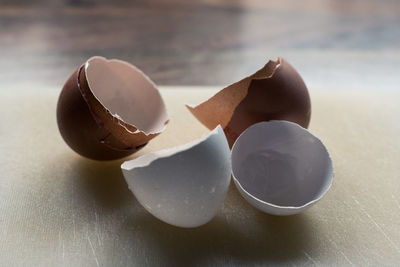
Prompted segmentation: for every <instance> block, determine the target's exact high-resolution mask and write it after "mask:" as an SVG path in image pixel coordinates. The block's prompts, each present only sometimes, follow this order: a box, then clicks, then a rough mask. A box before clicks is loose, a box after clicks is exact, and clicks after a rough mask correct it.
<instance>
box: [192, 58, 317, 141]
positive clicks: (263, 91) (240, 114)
mask: <svg viewBox="0 0 400 267" xmlns="http://www.w3.org/2000/svg"><path fill="white" fill-rule="evenodd" d="M187 108H188V109H189V110H190V111H191V112H192V114H193V115H194V116H195V117H196V118H197V119H198V120H199V121H200V122H201V123H203V124H204V125H205V126H206V127H208V128H209V129H213V128H215V126H216V125H218V124H220V125H221V126H222V128H223V129H224V131H225V134H226V136H227V138H228V142H229V145H230V146H232V145H233V143H234V142H235V140H236V139H237V137H238V136H239V135H240V134H241V133H242V132H243V131H244V130H245V129H247V127H249V126H250V125H252V124H254V123H257V122H261V121H269V120H287V121H292V122H295V123H298V124H300V125H301V126H303V127H305V128H307V127H308V124H309V122H310V116H311V101H310V96H309V94H308V90H307V87H306V85H305V84H304V82H303V80H302V78H301V77H300V75H299V74H298V73H297V71H296V70H295V69H294V68H293V67H292V66H291V65H290V64H289V63H288V62H286V61H285V60H283V59H282V58H278V59H277V60H276V61H269V62H268V63H267V64H266V65H265V66H264V67H263V68H261V69H260V70H258V71H257V72H256V73H254V74H253V75H251V76H249V77H246V78H244V79H243V80H240V81H239V82H236V83H234V84H231V85H229V86H228V87H226V88H224V89H222V90H221V91H219V92H218V93H217V94H215V95H214V96H212V97H211V98H210V99H208V100H207V101H205V102H203V103H201V104H199V105H197V106H195V105H187Z"/></svg>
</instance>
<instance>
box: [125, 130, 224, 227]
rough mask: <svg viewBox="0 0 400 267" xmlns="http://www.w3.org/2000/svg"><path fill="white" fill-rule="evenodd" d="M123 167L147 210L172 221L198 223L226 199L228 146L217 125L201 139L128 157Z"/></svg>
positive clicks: (176, 222) (127, 179)
mask: <svg viewBox="0 0 400 267" xmlns="http://www.w3.org/2000/svg"><path fill="white" fill-rule="evenodd" d="M121 168H122V171H123V174H124V177H125V180H126V182H127V183H128V185H129V188H130V190H131V191H132V192H133V194H134V195H135V196H136V198H137V200H138V201H139V202H140V203H141V204H142V205H143V207H144V208H145V209H146V210H148V211H149V212H150V213H151V214H153V215H154V216H155V217H157V218H158V219H160V220H162V221H164V222H166V223H169V224H172V225H175V226H180V227H197V226H200V225H203V224H205V223H207V222H208V221H210V220H211V219H212V218H213V217H214V216H215V215H216V213H217V212H218V210H219V209H220V207H221V205H222V203H223V201H224V199H225V196H226V192H227V190H228V187H229V182H230V176H231V160H230V150H229V146H228V142H227V140H226V137H225V134H224V131H223V130H222V128H221V126H218V127H217V128H215V129H214V130H213V131H211V132H210V133H209V134H208V135H207V136H205V137H203V138H201V139H199V140H196V141H193V142H191V143H188V144H185V145H182V146H178V147H174V148H170V149H166V150H161V151H158V152H152V153H149V154H146V155H144V156H141V157H139V158H136V159H133V160H130V161H126V162H124V163H123V164H122V166H121Z"/></svg>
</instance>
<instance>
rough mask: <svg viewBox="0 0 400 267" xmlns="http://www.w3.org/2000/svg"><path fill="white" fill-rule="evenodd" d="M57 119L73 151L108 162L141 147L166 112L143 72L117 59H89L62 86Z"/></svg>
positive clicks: (157, 130)
mask: <svg viewBox="0 0 400 267" xmlns="http://www.w3.org/2000/svg"><path fill="white" fill-rule="evenodd" d="M57 122H58V127H59V130H60V133H61V135H62V137H63V138H64V140H65V142H66V143H67V144H68V145H69V146H70V147H71V148H72V149H73V150H75V151H76V152H77V153H79V154H80V155H82V156H85V157H88V158H92V159H97V160H110V159H117V158H122V157H124V156H127V155H129V154H132V153H134V152H136V151H137V150H138V149H140V148H141V147H143V146H144V145H145V144H146V143H147V142H148V141H149V140H150V139H152V138H153V137H155V136H156V135H158V134H159V133H161V132H162V131H163V130H164V129H165V126H166V124H167V123H168V115H167V112H166V108H165V104H164V102H163V100H162V98H161V95H160V93H159V91H158V90H157V88H156V87H155V84H154V83H153V82H152V81H151V80H150V79H149V78H148V77H147V76H146V75H145V74H144V73H143V72H141V71H140V70H139V69H137V68H136V67H134V66H132V65H130V64H128V63H126V62H124V61H121V60H115V59H112V60H107V59H105V58H103V57H92V58H90V59H89V60H88V61H87V62H86V63H85V64H83V65H82V66H81V67H79V68H78V69H77V70H76V71H75V72H74V73H73V74H72V76H71V77H70V78H69V80H68V81H67V82H66V84H65V85H64V87H63V89H62V91H61V94H60V97H59V100H58V104H57Z"/></svg>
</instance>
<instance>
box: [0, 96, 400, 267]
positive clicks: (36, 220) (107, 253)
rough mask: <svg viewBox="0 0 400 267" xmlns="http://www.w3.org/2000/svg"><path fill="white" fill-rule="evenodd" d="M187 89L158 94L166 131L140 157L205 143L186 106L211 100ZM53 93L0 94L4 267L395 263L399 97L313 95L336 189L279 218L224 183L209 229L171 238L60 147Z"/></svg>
mask: <svg viewBox="0 0 400 267" xmlns="http://www.w3.org/2000/svg"><path fill="white" fill-rule="evenodd" d="M186 89H187V90H186ZM186 89H185V90H179V89H176V88H174V90H163V91H162V93H163V95H164V97H165V101H166V104H167V108H168V111H169V114H170V117H171V123H170V124H169V125H168V129H167V131H166V132H165V133H163V134H161V135H160V136H159V137H157V138H155V139H154V140H153V141H152V142H151V143H150V144H149V145H148V146H147V147H145V148H144V149H143V150H142V151H140V153H139V154H138V155H142V154H143V153H146V152H149V151H152V150H158V149H162V148H167V147H171V146H173V145H178V144H181V143H184V142H189V141H191V140H193V139H195V138H197V137H199V136H201V135H202V134H204V133H206V132H207V130H206V129H205V128H204V127H203V126H202V125H201V124H199V123H198V122H197V121H196V119H194V118H192V117H191V115H190V114H189V113H188V112H187V111H186V108H185V107H184V106H183V103H184V102H189V103H198V102H200V101H201V100H202V99H206V98H207V97H208V96H210V95H212V94H213V93H215V90H211V89H207V90H206V89H199V88H198V89H193V88H186ZM58 92H59V88H47V89H46V88H42V89H40V90H32V89H31V88H29V89H26V90H25V89H24V88H8V89H7V88H2V89H1V90H0V114H1V115H0V241H1V242H0V265H2V266H27V265H30V266H143V265H152V266H178V265H185V266H189V265H191V266H205V265H210V266H220V265H221V264H231V265H265V264H281V265H287V266H293V265H295V266H302V265H303V266H309V265H362V266H366V265H373V266H378V265H379V266H393V265H396V264H398V263H399V262H400V224H399V221H400V195H399V192H400V176H399V170H398V164H399V162H400V141H399V140H400V139H399V138H398V137H399V136H400V124H399V123H398V114H400V106H399V105H398V100H399V99H400V94H399V93H395V92H392V91H382V90H381V91H379V92H378V91H375V92H374V91H345V90H343V91H339V90H338V91H323V90H316V89H314V90H311V96H312V103H313V115H312V120H311V126H310V128H311V130H312V132H314V133H315V134H316V135H317V136H319V137H320V138H321V140H322V141H323V142H324V144H325V145H326V146H327V148H328V150H329V152H330V154H331V156H332V159H333V163H334V167H335V179H334V183H333V185H332V188H331V190H330V191H329V192H328V194H327V195H326V196H325V197H324V198H323V199H322V200H321V201H320V202H318V203H317V204H316V205H315V206H313V207H312V208H310V209H309V210H307V211H305V212H304V213H302V214H299V215H294V216H288V217H275V216H270V215H267V214H264V213H262V212H259V211H257V210H256V209H255V208H253V207H251V206H250V205H249V204H247V202H246V201H245V200H244V199H243V198H242V197H241V196H240V195H239V193H238V192H237V190H236V188H235V187H234V185H233V184H232V183H231V186H230V189H229V191H228V195H227V199H226V200H225V203H224V205H223V207H222V209H221V210H220V212H219V213H218V215H217V216H216V217H215V218H214V219H213V220H212V221H211V222H209V223H208V224H206V225H204V226H202V227H200V228H196V229H180V228H176V227H173V226H170V225H167V224H165V223H163V222H161V221H159V220H157V219H156V218H154V217H153V216H151V215H150V214H149V213H148V212H147V211H146V210H144V209H143V208H142V207H141V205H139V204H138V202H137V201H136V200H135V198H134V197H133V195H132V193H131V192H130V191H129V189H128V186H127V184H126V183H125V181H124V179H123V177H122V173H121V170H120V163H121V161H114V162H96V161H91V160H87V159H84V158H82V157H80V156H78V155H77V154H75V153H74V152H73V151H71V150H70V149H69V148H68V146H67V145H65V144H64V142H63V141H62V139H61V137H60V135H59V133H58V129H57V126H56V119H55V106H56V101H57V96H58ZM179 126H181V127H183V129H184V131H183V132H179Z"/></svg>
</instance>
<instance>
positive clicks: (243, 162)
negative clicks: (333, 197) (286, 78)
mask: <svg viewBox="0 0 400 267" xmlns="http://www.w3.org/2000/svg"><path fill="white" fill-rule="evenodd" d="M232 175H233V179H234V182H235V185H236V187H237V188H238V190H239V192H240V194H241V195H242V196H243V197H244V198H245V199H246V200H247V201H248V202H249V203H250V204H251V205H252V206H254V207H255V208H257V209H259V210H261V211H264V212H266V213H269V214H273V215H292V214H297V213H300V212H302V211H304V210H305V209H307V208H309V207H310V206H311V205H313V204H314V203H316V202H317V201H318V200H320V199H321V198H322V197H323V196H324V195H325V193H326V192H327V191H328V190H329V188H330V186H331V184H332V180H333V165H332V160H331V158H330V156H329V154H328V151H327V149H326V148H325V146H324V145H323V144H322V142H321V141H320V140H319V139H318V138H317V137H316V136H315V135H313V134H312V133H310V132H309V131H308V130H306V129H304V128H303V127H301V126H299V125H298V124H295V123H292V122H288V121H269V122H260V123H257V124H254V125H252V126H251V127H249V128H248V129H247V130H245V131H244V132H243V133H242V134H241V135H240V137H239V138H238V139H237V140H236V142H235V144H234V145H233V148H232Z"/></svg>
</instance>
